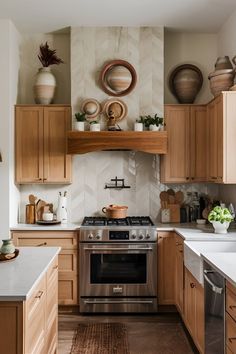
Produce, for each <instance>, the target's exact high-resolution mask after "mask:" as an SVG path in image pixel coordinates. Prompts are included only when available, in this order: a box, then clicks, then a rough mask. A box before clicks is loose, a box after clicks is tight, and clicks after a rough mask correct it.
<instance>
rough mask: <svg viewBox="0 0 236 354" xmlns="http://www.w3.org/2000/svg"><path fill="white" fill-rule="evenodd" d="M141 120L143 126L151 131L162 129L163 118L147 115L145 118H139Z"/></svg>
mask: <svg viewBox="0 0 236 354" xmlns="http://www.w3.org/2000/svg"><path fill="white" fill-rule="evenodd" d="M140 118H141V119H142V121H143V123H144V126H145V127H146V128H148V129H149V130H152V131H157V130H160V129H162V127H163V118H161V117H158V115H157V114H155V115H154V116H151V115H147V116H140Z"/></svg>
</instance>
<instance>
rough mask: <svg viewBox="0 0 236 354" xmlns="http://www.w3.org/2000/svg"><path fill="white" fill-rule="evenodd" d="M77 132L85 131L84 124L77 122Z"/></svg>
mask: <svg viewBox="0 0 236 354" xmlns="http://www.w3.org/2000/svg"><path fill="white" fill-rule="evenodd" d="M75 130H78V131H80V132H83V131H84V122H75Z"/></svg>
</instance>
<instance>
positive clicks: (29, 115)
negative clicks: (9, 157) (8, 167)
mask: <svg viewBox="0 0 236 354" xmlns="http://www.w3.org/2000/svg"><path fill="white" fill-rule="evenodd" d="M15 113H16V114H15V168H16V171H15V181H16V183H42V182H43V108H42V107H39V106H28V107H26V106H18V107H16V112H15Z"/></svg>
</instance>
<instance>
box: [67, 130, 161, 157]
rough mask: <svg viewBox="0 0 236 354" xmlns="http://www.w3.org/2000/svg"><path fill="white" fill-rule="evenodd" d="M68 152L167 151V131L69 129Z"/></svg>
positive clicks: (156, 152) (158, 152)
mask: <svg viewBox="0 0 236 354" xmlns="http://www.w3.org/2000/svg"><path fill="white" fill-rule="evenodd" d="M67 137H68V139H67V152H68V154H85V153H87V152H92V151H101V150H137V151H143V152H147V153H150V154H166V153H167V132H166V131H161V132H159V131H158V132H153V131H144V132H135V131H100V132H89V131H86V132H79V131H69V132H68V135H67Z"/></svg>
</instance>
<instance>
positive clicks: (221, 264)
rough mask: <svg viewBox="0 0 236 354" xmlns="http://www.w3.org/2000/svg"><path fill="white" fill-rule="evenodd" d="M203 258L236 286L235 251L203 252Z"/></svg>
mask: <svg viewBox="0 0 236 354" xmlns="http://www.w3.org/2000/svg"><path fill="white" fill-rule="evenodd" d="M202 257H203V259H205V260H206V261H207V262H208V263H210V265H212V266H213V267H214V268H215V269H216V270H218V271H219V273H220V274H221V275H223V277H225V278H226V279H227V280H228V281H229V282H230V283H231V284H232V285H233V286H235V287H236V253H235V252H232V253H229V252H227V253H223V252H220V253H203V254H202Z"/></svg>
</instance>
